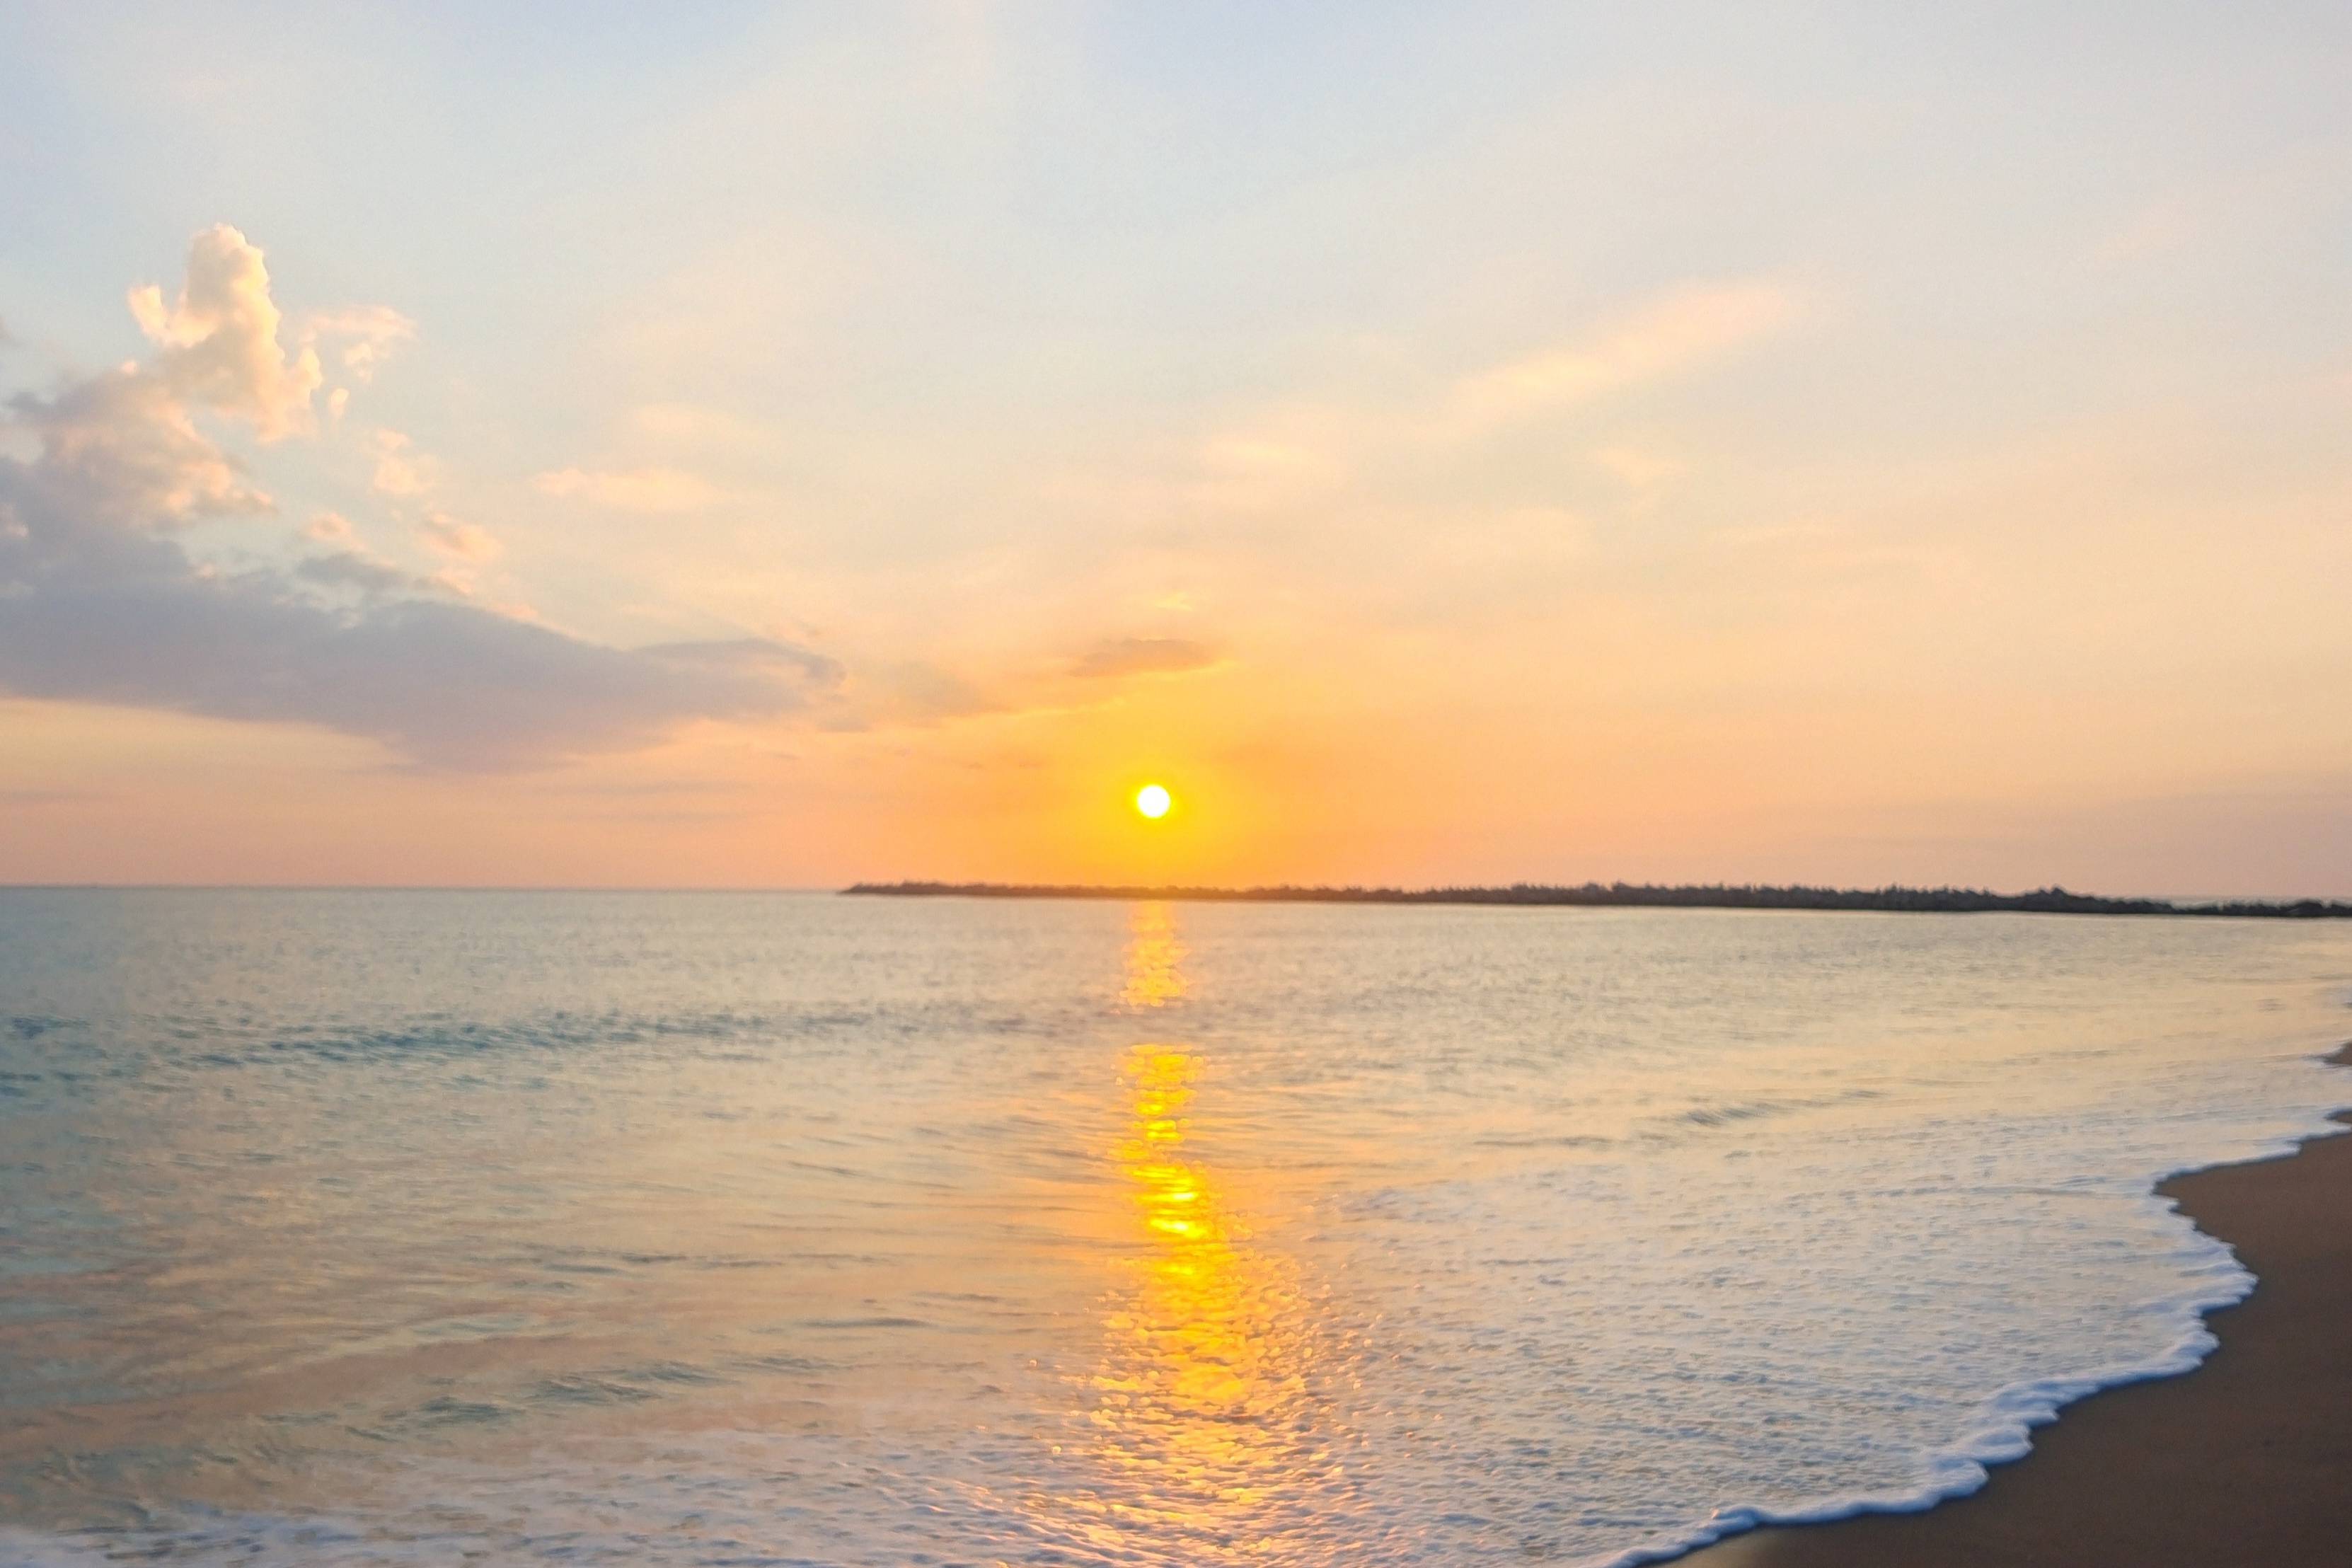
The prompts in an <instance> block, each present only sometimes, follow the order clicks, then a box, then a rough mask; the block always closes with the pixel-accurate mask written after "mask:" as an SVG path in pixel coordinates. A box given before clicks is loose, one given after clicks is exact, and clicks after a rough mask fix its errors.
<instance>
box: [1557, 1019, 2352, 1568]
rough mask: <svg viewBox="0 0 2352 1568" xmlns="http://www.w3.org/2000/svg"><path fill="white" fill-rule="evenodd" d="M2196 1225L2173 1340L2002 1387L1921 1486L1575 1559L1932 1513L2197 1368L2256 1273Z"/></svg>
mask: <svg viewBox="0 0 2352 1568" xmlns="http://www.w3.org/2000/svg"><path fill="white" fill-rule="evenodd" d="M2310 1058H2311V1059H2313V1060H2315V1061H2319V1062H2323V1063H2326V1065H2328V1066H2331V1067H2336V1068H2352V1042H2347V1043H2346V1044H2344V1045H2342V1046H2339V1047H2336V1049H2334V1050H2332V1051H2326V1052H2313V1053H2310ZM2347 1114H2352V1102H2347V1103H2344V1104H2339V1105H2337V1106H2336V1107H2334V1108H2333V1109H2332V1110H2328V1111H2325V1112H2322V1113H2321V1116H2320V1119H2319V1121H2318V1122H2317V1124H2316V1125H2314V1126H2312V1127H2310V1128H2308V1129H2306V1130H2305V1131H2301V1132H2297V1133H2294V1134H2290V1135H2288V1136H2284V1137H2282V1138H2278V1139H2273V1141H2271V1142H2268V1143H2265V1144H2263V1145H2262V1146H2261V1147H2259V1148H2258V1149H2257V1150H2256V1152H2253V1153H2251V1154H2233V1155H2230V1156H2226V1157H2222V1158H2217V1159H2211V1160H2200V1161H2193V1162H2190V1163H2186V1164H2182V1165H2178V1166H2174V1167H2172V1168H2170V1169H2167V1170H2164V1171H2160V1172H2158V1173H2157V1174H2156V1175H2155V1176H2154V1177H2153V1178H2151V1180H2150V1181H2149V1184H2148V1192H2147V1203H2148V1205H2151V1206H2152V1207H2153V1208H2154V1209H2156V1210H2157V1211H2158V1213H2161V1214H2164V1215H2179V1213H2180V1212H2181V1210H2180V1205H2179V1203H2178V1202H2177V1201H2176V1200H2174V1199H2171V1198H2168V1197H2165V1196H2162V1195H2161V1194H2159V1193H2158V1191H2157V1189H2158V1188H2159V1187H2161V1186H2163V1185H2164V1184H2166V1183H2167V1182H2169V1181H2172V1180H2173V1179H2175V1178H2176V1177H2179V1176H2187V1175H2193V1174H2195V1173H2198V1172H2200V1171H2213V1170H2220V1169H2222V1168H2224V1167H2226V1166H2231V1165H2256V1164H2262V1163H2266V1162H2269V1161H2273V1160H2282V1159H2285V1158H2288V1157H2289V1156H2292V1155H2294V1154H2295V1153H2297V1152H2300V1151H2301V1150H2302V1149H2303V1147H2304V1146H2305V1144H2307V1143H2311V1142H2316V1141H2318V1140H2320V1139H2323V1138H2333V1137H2337V1136H2340V1135H2343V1134H2345V1133H2352V1126H2347V1124H2346V1122H2345V1121H2343V1120H2341V1118H2343V1117H2344V1116H2346V1115H2347ZM2191 1234H2192V1236H2193V1237H2194V1241H2195V1245H2196V1247H2197V1250H2198V1252H2199V1253H2200V1254H2201V1255H2202V1258H2201V1261H2188V1262H2186V1263H2185V1267H2186V1268H2188V1269H2189V1272H2191V1273H2194V1274H2197V1275H2199V1276H2200V1278H2199V1279H2198V1280H2197V1282H2196V1283H2195V1284H2194V1285H2192V1286H2191V1287H2190V1288H2189V1289H2186V1290H2183V1291H2180V1292H2179V1293H2178V1294H2176V1295H2173V1296H2169V1297H2166V1298H2163V1299H2161V1300H2157V1301H2152V1302H2150V1303H2148V1304H2147V1306H2148V1310H2149V1311H2150V1313H2151V1314H2153V1315H2155V1316H2158V1317H2160V1318H2164V1319H2168V1320H2170V1321H2173V1322H2174V1323H2176V1324H2177V1325H2178V1327H2179V1331H2178V1333H2177V1334H2176V1335H2175V1337H2174V1339H2173V1341H2172V1342H2171V1343H2170V1344H2169V1345H2168V1346H2167V1347H2166V1349H2165V1350H2164V1351H2163V1352H2161V1353H2159V1354H2158V1355H2155V1356H2152V1357H2148V1358H2147V1359H2144V1360H2140V1361H2135V1362H2128V1363H2119V1364H2116V1365H2114V1366H2109V1367H2105V1368H2101V1369H2098V1370H2095V1371H2091V1372H2086V1373H2081V1374H2079V1375H2076V1376H2069V1377H2042V1378H2032V1379H2029V1380H2027V1381H2025V1382H2022V1383H2013V1384H2009V1385H2007V1386H2006V1387H2003V1388H2001V1389H2000V1390H1998V1391H1996V1392H1995V1393H1994V1394H1993V1395H1992V1397H1991V1398H1990V1399H1988V1400H1987V1401H1986V1402H1985V1404H1984V1405H1983V1406H1982V1419H1980V1420H1979V1422H1978V1424H1977V1425H1976V1426H1972V1427H1971V1428H1969V1430H1968V1431H1967V1432H1964V1433H1962V1434H1961V1435H1960V1436H1958V1437H1957V1438H1956V1439H1954V1440H1953V1441H1952V1442H1950V1443H1948V1444H1947V1445H1945V1446H1943V1447H1938V1448H1934V1449H1930V1450H1928V1452H1927V1455H1926V1456H1925V1457H1926V1459H1927V1477H1928V1479H1927V1480H1926V1481H1925V1482H1924V1483H1922V1484H1921V1485H1920V1486H1918V1487H1917V1488H1916V1489H1912V1490H1910V1491H1905V1492H1882V1493H1873V1494H1870V1495H1866V1496H1846V1497H1837V1498H1830V1499H1825V1500H1822V1501H1819V1502H1814V1503H1808V1504H1804V1505H1802V1506H1801V1507H1797V1508H1789V1509H1775V1508H1765V1507H1760V1506H1755V1505H1749V1504H1734V1505H1731V1506H1729V1507H1726V1508H1721V1509H1717V1510H1716V1511H1715V1512H1714V1513H1712V1514H1710V1515H1709V1516H1708V1517H1707V1519H1706V1521H1704V1522H1703V1523H1701V1524H1699V1525H1697V1526H1696V1527H1695V1528H1693V1529H1691V1530H1689V1531H1686V1532H1685V1533H1683V1534H1681V1535H1679V1536H1675V1537H1673V1538H1671V1539H1669V1540H1666V1541H1663V1542H1650V1543H1646V1544H1643V1545H1640V1546H1635V1547H1631V1548H1628V1549H1626V1550H1624V1551H1621V1552H1614V1553H1612V1554H1609V1555H1604V1556H1598V1557H1591V1558H1587V1559H1585V1560H1583V1561H1582V1562H1580V1563H1577V1564H1576V1568H1646V1565H1647V1564H1652V1563H1671V1562H1674V1561H1675V1560H1676V1559H1678V1558H1683V1557H1687V1556H1688V1555H1690V1554H1691V1553H1692V1552H1697V1551H1699V1550H1701V1549H1702V1548H1705V1547H1708V1546H1714V1545H1716V1544H1717V1543H1719V1542H1725V1541H1728V1540H1730V1539H1731V1538H1732V1537H1734V1536H1738V1535H1745V1534H1747V1533H1748V1531H1755V1530H1763V1529H1767V1528H1771V1527H1775V1526H1789V1525H1806V1524H1833V1523H1835V1522H1837V1521H1839V1520H1843V1519H1855V1518H1859V1517H1861V1516H1863V1515H1864V1514H1874V1513H1894V1514H1901V1513H1925V1512H1927V1510H1929V1509H1932V1508H1934V1507H1936V1506H1937V1504H1938V1503H1942V1502H1948V1501H1949V1500H1952V1499H1954V1498H1963V1497H1967V1496H1969V1494H1970V1493H1972V1492H1975V1491H1978V1490H1980V1489H1982V1488H1983V1487H1984V1485H1985V1483H1986V1482H1987V1481H1988V1480H1990V1479H1991V1476H1992V1470H1993V1468H1995V1467H1997V1466H2000V1465H2008V1464H2014V1463H2015V1462H2016V1461H2018V1460H2020V1459H2022V1458H2025V1457H2026V1456H2027V1455H2028V1454H2030V1453H2032V1451H2033V1441H2032V1433H2033V1430H2034V1428H2036V1427H2038V1426H2049V1425H2050V1424H2051V1423H2053V1422H2054V1421H2056V1420H2057V1419H2058V1417H2059V1415H2060V1414H2061V1413H2062V1412H2063V1410H2064V1409H2065V1407H2066V1406H2067V1405H2072V1404H2074V1402H2076V1401H2077V1400H2081V1399H2086V1398H2088V1397H2089V1396H2090V1395H2092V1394H2100V1393H2104V1392H2105V1391H2106V1390H2108V1389H2111V1388H2123V1387H2127V1386H2129V1385H2130V1384H2137V1383H2156V1382H2160V1381H2162V1380H2164V1379H2167V1378H2174V1377H2179V1376H2182V1375H2183V1374H2185V1373H2191V1372H2194V1371H2196V1370H2197V1369H2198V1368H2199V1367H2200V1366H2201V1365H2203V1364H2204V1363H2205V1358H2206V1357H2207V1356H2210V1355H2211V1354H2212V1353H2213V1352H2214V1351H2215V1350H2216V1349H2217V1348H2218V1347H2219V1346H2220V1345H2221V1339H2220V1337H2219V1336H2217V1335H2216V1334H2215V1333H2214V1332H2213V1331H2212V1329H2211V1327H2210V1325H2209V1324H2208V1323H2207V1322H2206V1319H2207V1318H2208V1317H2209V1316H2210V1315H2211V1314H2212V1313H2214V1312H2218V1311H2220V1310H2222V1309H2223V1308H2226V1307H2234V1306H2236V1305H2237V1304H2238V1303H2239V1302H2241V1301H2243V1300H2245V1299H2246V1298H2247V1297H2249V1296H2251V1295H2252V1294H2253V1291H2254V1287H2255V1284H2256V1283H2257V1281H2256V1279H2255V1277H2254V1274H2253V1271H2252V1269H2250V1268H2247V1267H2246V1266H2245V1265H2244V1264H2242V1263H2241V1262H2239V1261H2238V1255H2237V1252H2236V1250H2235V1249H2234V1248H2233V1247H2231V1246H2230V1244H2229V1243H2228V1242H2226V1241H2224V1240H2222V1239H2221V1237H2215V1236H2211V1235H2209V1234H2208V1233H2207V1232H2205V1231H2202V1230H2198V1229H2195V1228H2194V1226H2193V1225H2192V1227H2191Z"/></svg>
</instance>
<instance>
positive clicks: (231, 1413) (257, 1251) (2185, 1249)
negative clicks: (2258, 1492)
mask: <svg viewBox="0 0 2352 1568" xmlns="http://www.w3.org/2000/svg"><path fill="white" fill-rule="evenodd" d="M2347 981H2352V932H2347V931H2344V930H2342V929H2341V928H2337V927H2332V926H2321V925H2303V926H2298V925H2291V924H2285V923H2266V922H2225V921H2187V922H2171V921H2126V920H2105V919H2072V918H2067V919H2053V918H2037V917H2028V916H1977V917H1940V916H1869V915H1813V914H1748V913H1729V912H1715V911H1666V910H1627V911H1600V910H1454V909H1430V910H1421V909H1381V908H1349V907H1297V906H1290V907H1285V906H1218V905H1184V906H1178V907H1174V908H1170V907H1164V906H1156V905H1139V906H1134V907H1128V906H1122V905H1116V904H1085V903H1013V902H967V901H961V900H938V901H920V902H917V901H898V900H844V899H836V898H831V897H826V896H821V895H761V896H751V895H718V894H694V895H654V894H619V895H597V894H455V893H451V894H441V893H269V892H194V891H190V892H103V893H101V892H47V891H13V892H0V1521H5V1522H0V1561H5V1562H17V1561H24V1562H32V1563H49V1562H56V1563H80V1562H88V1561H110V1560H115V1559H117V1558H121V1557H131V1556H136V1557H139V1558H142V1559H161V1560H165V1561H182V1560H184V1561H188V1562H192V1563H213V1562H228V1561H236V1562H240V1563H252V1562H263V1563H281V1562H282V1563H415V1562H431V1563H444V1562H453V1561H459V1560H466V1561H476V1562H483V1563H540V1562H564V1563H656V1564H659V1563H698V1564H717V1563H777V1564H784V1563H839V1564H856V1565H866V1564H879V1563H1079V1564H1112V1563H1118V1564H1160V1565H1167V1568H1174V1565H1178V1564H1183V1565H1187V1568H1192V1565H1202V1564H1221V1563H1236V1564H1238V1563H1256V1564H1274V1565H1286V1564H1307V1563H1489V1562H1520V1561H1525V1560H1528V1559H1529V1558H1536V1559H1539V1560H1549V1561H1558V1562H1561V1563H1606V1562H1610V1561H1612V1560H1617V1559H1620V1558H1621V1557H1622V1556H1623V1555H1624V1554H1626V1553H1629V1552H1643V1551H1648V1550H1671V1549H1673V1548H1674V1547H1675V1546H1677V1545H1679V1544H1684V1543H1687V1542H1692V1541H1695V1540H1698V1539H1702V1538H1704V1537H1705V1536H1706V1535H1707V1534H1709V1533H1711V1532H1713V1531H1719V1530H1722V1529H1725V1528H1735V1527H1737V1526H1738V1525H1739V1524H1741V1523H1744V1522H1745V1521H1748V1519H1749V1518H1751V1517H1754V1516H1755V1513H1756V1511H1757V1510H1762V1511H1765V1512H1770V1513H1778V1514H1787V1513H1798V1512H1807V1511H1820V1510H1827V1511H1836V1510H1843V1509H1846V1508H1851V1507H1853V1506H1857V1505H1858V1504H1861V1503H1863V1502H1865V1501H1868V1502H1874V1503H1876V1504H1880V1505H1892V1506H1900V1505H1914V1504H1916V1503H1918V1502H1921V1501H1924V1500H1928V1499H1930V1498H1932V1497H1934V1496H1937V1495H1940V1494H1943V1493H1947V1492H1949V1491H1952V1490H1957V1489H1966V1488H1967V1487H1968V1486H1969V1485H1971V1484H1973V1483H1974V1481H1975V1480H1976V1479H1978V1478H1979V1476H1980V1474H1981V1470H1980V1468H1979V1466H1980V1462H1981V1461H1984V1460H1987V1459H1992V1458H2001V1457H2006V1456H2009V1455H2011V1454H2014V1453H2015V1452H2016V1451H2018V1448H2019V1447H2020V1445H2021V1440H2022V1436H2023V1434H2024V1432H2025V1430H2026V1428H2027V1426H2028V1425H2029V1424H2030V1423H2031V1422H2032V1421H2034V1420H2038V1419H2040V1418H2042V1416H2043V1415H2046V1414H2047V1412H2048V1411H2049V1410H2050V1409H2051V1408H2053V1406H2054V1405H2056V1404H2057V1403H2058V1402H2060V1401H2062V1400H2063V1398H2065V1397H2068V1396H2070V1395H2072V1394H2075V1393H2079V1392H2081V1391H2082V1390H2083V1389H2084V1388H2086V1387H2089V1386H2092V1385H2094V1384H2096V1383H2098V1382H2103V1381H2112V1380H2115V1379H2117V1378H2122V1377H2127V1376H2132V1375H2140V1374H2145V1373H2152V1372H2158V1371H2165V1370H2177V1369H2178V1368H2179V1367H2182V1366H2185V1365H2187V1364H2189V1363H2190V1362H2191V1361H2192V1360H2193V1359H2194V1357H2195V1356H2196V1355H2197V1354H2199V1353H2200V1352H2201V1350H2202V1348H2203V1347H2204V1344H2205V1341H2204V1340H2203V1338H2202V1335H2201V1330H2200V1327H2199V1325H2198V1322H2197V1318H2196V1310H2197V1309H2198V1307H2199V1306H2200V1305H2210V1303H2212V1302H2214V1301H2218V1300H2228V1299H2231V1298H2232V1297H2233V1296H2234V1295H2236V1294H2237V1293H2239V1292H2241V1291H2242V1289H2244V1288H2245V1285H2246V1280H2245V1278H2244V1276H2243V1274H2242V1271H2240V1270H2238V1269H2237V1268H2236V1267H2235V1266H2234V1264H2233V1263H2232V1262H2231V1260H2230V1258H2228V1256H2227V1253H2226V1251H2225V1249H2223V1248H2221V1247H2219V1246H2218V1245H2217V1244H2215V1243H2213V1242H2211V1241H2210V1240H2208V1239H2206V1238H2203V1237H2200V1236H2198V1235H2197V1234H2196V1233H2195V1232H2193V1231H2192V1230H2190V1229H2189V1226H2187V1225H2186V1223H2185V1222H2183V1221H2182V1220H2180V1219H2179V1217H2178V1216H2177V1215H2171V1214H2170V1213H2168V1211H2167V1210H2166V1209H2165V1208H2164V1206H2163V1205H2159V1204H2158V1203H2157V1202H2156V1201H2155V1200H2153V1199H2152V1198H2151V1197H2150V1196H2149V1195H2148V1191H2149V1187H2150V1185H2151V1184H2152V1183H2153V1181H2154V1180H2155V1179H2156V1178H2157V1177H2158V1175H2160V1174H2162V1173H2166V1172H2168V1171H2171V1170H2175V1169H2179V1168H2182V1167H2185V1166H2189V1165H2193V1164H2199V1163H2211V1162H2214V1161H2218V1160H2224V1159H2232V1158H2242V1157H2245V1156H2248V1155H2251V1154H2253V1153H2257V1152H2263V1151H2265V1150H2269V1149H2273V1148H2277V1147H2279V1146H2281V1145H2282V1144H2283V1142H2284V1141H2285V1140H2288V1139H2291V1138H2293V1137H2294V1136H2297V1135H2300V1134H2304V1133H2308V1132H2311V1131H2316V1130H2317V1129H2318V1128H2319V1127H2320V1126H2321V1125H2322V1122H2321V1118H2322V1115H2323V1113H2324V1112H2325V1111H2326V1110H2329V1109H2331V1108H2333V1107H2335V1106H2336V1105H2337V1104H2339V1103H2342V1102H2343V1101H2344V1100H2346V1099H2347V1098H2352V1095H2347V1091H2346V1089H2344V1088H2342V1087H2341V1086H2340V1084H2339V1083H2338V1082H2337V1081H2336V1076H2335V1075H2334V1074H2333V1073H2332V1072H2331V1071H2330V1070H2329V1069H2326V1068H2321V1067H2320V1066H2318V1065H2317V1064H2316V1063H2315V1061H2314V1060H2313V1059H2312V1058H2313V1057H2314V1055H2315V1053H2318V1052H2320V1051H2323V1050H2325V1049H2326V1048H2328V1047H2332V1046H2334V1045H2335V1044H2336V1043H2337V1042H2338V1041H2339V1040H2340V1039H2341V1038H2342V1037H2344V1035H2345V1034H2346V1033H2347V1032H2352V1031H2347V1025H2346V1022H2345V1019H2346V1013H2345V1011H2344V1004H2345V1002H2346V1000H2347Z"/></svg>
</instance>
